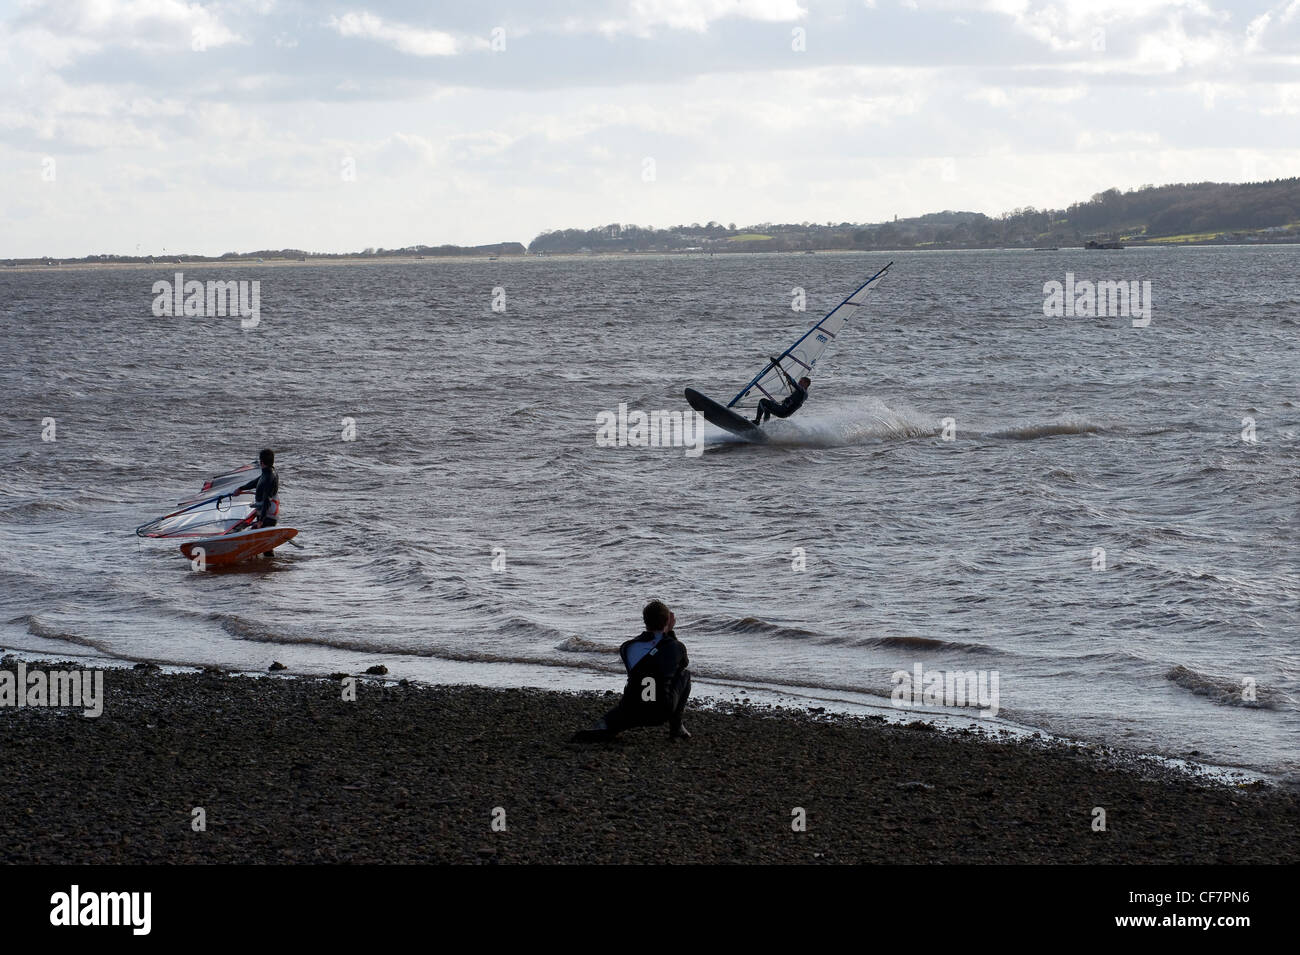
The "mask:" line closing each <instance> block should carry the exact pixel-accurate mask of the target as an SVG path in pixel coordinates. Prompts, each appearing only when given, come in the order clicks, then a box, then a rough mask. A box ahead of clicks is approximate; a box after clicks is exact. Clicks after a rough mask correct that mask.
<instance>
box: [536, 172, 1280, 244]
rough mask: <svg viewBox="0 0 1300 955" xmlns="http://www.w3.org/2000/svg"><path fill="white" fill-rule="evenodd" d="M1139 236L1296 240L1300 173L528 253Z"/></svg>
mask: <svg viewBox="0 0 1300 955" xmlns="http://www.w3.org/2000/svg"><path fill="white" fill-rule="evenodd" d="M1090 239H1093V240H1095V239H1101V240H1112V241H1114V240H1119V241H1123V242H1125V243H1132V244H1139V245H1140V244H1143V243H1146V242H1152V243H1155V242H1160V241H1162V240H1163V241H1164V242H1171V241H1172V242H1242V241H1246V242H1267V241H1278V242H1286V241H1290V242H1295V241H1300V178H1293V179H1276V180H1272V181H1270V182H1256V183H1246V184H1233V183H1216V182H1201V183H1178V184H1176V185H1169V186H1143V187H1141V188H1140V189H1130V190H1129V191H1128V192H1121V191H1120V190H1118V189H1107V190H1106V191H1105V192H1099V193H1097V194H1096V195H1095V196H1093V197H1092V198H1091V199H1089V200H1088V201H1087V202H1076V203H1074V204H1073V205H1071V206H1070V207H1069V208H1067V209H1035V208H1032V207H1030V208H1025V209H1015V210H1013V211H1011V212H1006V213H1003V214H1002V215H1001V216H998V217H996V218H995V217H992V216H986V215H984V214H983V213H979V212H933V213H929V214H928V215H923V216H917V217H915V218H910V219H895V220H894V221H893V222H881V223H858V224H855V223H851V222H840V223H834V222H827V223H825V224H821V223H816V222H803V223H798V224H784V225H776V224H773V223H770V222H763V223H759V224H758V225H752V226H746V227H744V228H742V229H737V228H736V225H735V223H731V224H729V225H725V226H724V225H722V224H721V223H719V222H709V223H707V224H706V225H700V224H699V223H698V222H696V223H692V224H691V225H678V226H672V227H671V228H667V229H653V228H650V227H643V226H636V225H624V224H619V223H614V224H612V225H607V226H602V227H600V228H597V229H562V230H559V231H556V232H543V233H542V234H541V235H539V236H538V237H537V238H535V239H534V240H533V241H532V242H531V243H530V244H529V246H528V251H529V252H532V253H559V252H684V251H690V250H699V251H710V252H766V251H770V252H792V251H795V252H797V251H814V250H823V249H905V248H948V249H983V248H1017V247H1026V248H1028V247H1044V246H1062V245H1065V246H1069V245H1083V244H1084V243H1085V242H1087V241H1088V240H1090Z"/></svg>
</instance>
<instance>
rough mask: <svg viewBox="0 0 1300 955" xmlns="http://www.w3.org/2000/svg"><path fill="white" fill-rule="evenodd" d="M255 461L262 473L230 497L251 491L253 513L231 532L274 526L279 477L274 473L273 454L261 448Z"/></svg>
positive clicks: (237, 489) (269, 450)
mask: <svg viewBox="0 0 1300 955" xmlns="http://www.w3.org/2000/svg"><path fill="white" fill-rule="evenodd" d="M257 460H258V462H259V463H260V464H261V465H262V473H261V474H259V475H258V476H257V477H255V478H253V480H251V481H249V482H248V483H247V484H245V485H243V486H241V487H238V488H236V489H235V490H234V491H233V492H232V495H231V496H232V497H233V496H234V495H235V494H243V493H244V492H245V491H252V492H253V513H252V514H249V515H248V520H247V523H246V524H240V525H238V526H237V527H234V528H232V530H244V529H245V528H246V527H274V526H275V523H276V519H275V513H276V510H277V509H278V502H277V501H276V498H277V497H279V494H280V475H278V474H277V473H276V471H275V452H274V451H272V450H271V449H270V448H263V449H262V451H261V453H260V454H258V456H257Z"/></svg>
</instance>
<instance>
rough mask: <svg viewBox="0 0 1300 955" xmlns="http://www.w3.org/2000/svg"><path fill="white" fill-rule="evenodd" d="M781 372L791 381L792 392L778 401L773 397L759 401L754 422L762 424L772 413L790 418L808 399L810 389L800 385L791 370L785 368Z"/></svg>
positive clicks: (779, 416)
mask: <svg viewBox="0 0 1300 955" xmlns="http://www.w3.org/2000/svg"><path fill="white" fill-rule="evenodd" d="M781 374H783V375H785V380H786V381H788V382H790V394H789V395H787V396H786V398H785V400H784V401H781V402H776V401H773V400H772V399H771V398H764V399H763V400H761V401H760V402H759V403H758V415H757V416H756V417H755V418H754V424H762V423H763V422H764V421H766V420H767V419H768V418H769V417H771V416H772V415H775V416H776V417H778V418H788V417H790V415H792V414H794V413H795V412H796V411H798V410H799V409H800V408H802V407H803V403H804V402H805V401H807V400H808V389H807V388H803V387H801V386H800V384H799V382H797V381H795V380H794V379H793V378H791V377H790V374H789V372H787V371H786V370H785V369H784V368H782V369H781Z"/></svg>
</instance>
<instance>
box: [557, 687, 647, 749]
mask: <svg viewBox="0 0 1300 955" xmlns="http://www.w3.org/2000/svg"><path fill="white" fill-rule="evenodd" d="M635 722H636V721H635V720H634V719H633V718H632V710H631V708H630V707H629V706H628V705H627V697H626V695H624V697H623V699H621V700H619V702H618V705H617V706H615V707H614V708H613V709H612V710H610V711H609V712H608V713H606V714H605V715H604V716H602V717H601V718H600V719H599V720H597V721H596V725H595V726H593V727H592V728H591V729H589V730H579V731H578V732H576V733H574V734H573V736H571V737H569V742H570V743H599V742H602V741H604V740H610V739H613V738H614V737H615V736H617V735H618V734H619V733H621V732H623V730H625V729H627V728H628V727H629V726H632V725H634V724H635Z"/></svg>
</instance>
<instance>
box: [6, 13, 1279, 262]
mask: <svg viewBox="0 0 1300 955" xmlns="http://www.w3.org/2000/svg"><path fill="white" fill-rule="evenodd" d="M0 94H2V95H0V184H2V185H0V221H3V223H4V229H3V230H2V232H0V256H29V255H54V256H80V255H86V254H91V253H98V252H123V253H135V252H136V251H137V249H138V250H140V251H141V252H147V253H151V254H152V253H159V252H161V251H163V250H167V251H171V252H191V253H198V254H219V253H222V252H227V251H235V250H253V249H260V248H282V247H295V248H304V249H309V250H315V251H331V252H338V251H351V250H357V249H361V248H364V247H366V246H380V247H385V248H400V247H403V246H406V245H413V244H439V243H444V242H453V243H459V244H475V243H486V242H497V241H507V240H517V241H521V242H524V243H527V242H528V241H529V240H531V239H532V238H533V237H534V236H535V235H536V234H537V233H538V232H540V231H542V230H544V229H555V228H566V227H584V228H585V227H590V226H596V225H601V224H605V223H610V222H622V223H636V224H639V225H653V226H668V225H672V224H675V223H678V222H686V223H690V222H707V221H708V220H710V219H715V220H717V221H720V222H723V223H729V222H735V223H737V224H742V225H743V224H751V223H757V222H764V221H770V222H789V221H794V222H801V221H822V222H825V221H835V222H840V221H844V220H847V221H852V222H870V221H880V220H883V219H886V218H890V217H892V216H894V215H901V216H907V215H916V214H920V213H924V212H930V211H936V210H940V209H946V208H950V209H970V210H976V211H980V212H986V213H990V214H997V213H999V212H1002V211H1005V210H1008V209H1012V208H1015V207H1018V206H1028V205H1033V206H1038V207H1044V206H1047V207H1060V206H1064V205H1068V204H1069V203H1070V202H1072V201H1075V200H1078V199H1086V198H1087V197H1089V196H1090V195H1092V194H1093V193H1095V192H1098V191H1100V190H1102V189H1105V188H1108V187H1111V186H1118V187H1120V188H1130V187H1135V186H1140V185H1142V184H1144V183H1165V182H1180V181H1201V180H1216V181H1246V180H1253V179H1261V178H1275V177H1282V176H1294V175H1297V174H1300V0H1280V2H1279V0H1271V2H1270V0H1232V2H1229V0H874V2H870V0H868V2H864V0H825V2H822V0H604V2H597V0H572V2H552V0H474V2H463V3H437V2H434V3H430V2H401V0H393V2H364V0H363V2H341V3H336V2H330V0H322V2H295V0H221V2H211V3H208V2H183V0H66V2H52V3H25V2H19V3H13V2H8V3H6V2H0Z"/></svg>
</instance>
